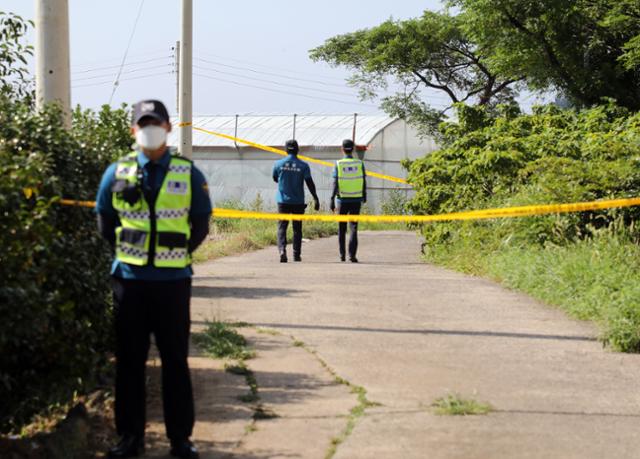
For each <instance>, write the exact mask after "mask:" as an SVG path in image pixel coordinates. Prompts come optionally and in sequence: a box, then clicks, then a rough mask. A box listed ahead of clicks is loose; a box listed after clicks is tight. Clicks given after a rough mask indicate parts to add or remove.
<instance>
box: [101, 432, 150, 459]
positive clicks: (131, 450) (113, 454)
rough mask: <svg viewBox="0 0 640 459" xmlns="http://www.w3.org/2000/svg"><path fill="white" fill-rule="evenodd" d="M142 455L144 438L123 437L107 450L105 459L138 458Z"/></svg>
mask: <svg viewBox="0 0 640 459" xmlns="http://www.w3.org/2000/svg"><path fill="white" fill-rule="evenodd" d="M142 454H144V437H138V436H135V435H123V436H122V438H121V439H120V442H119V443H118V444H117V445H116V446H114V447H113V448H111V449H110V450H109V452H108V453H107V457H109V458H118V457H138V456H140V455H142Z"/></svg>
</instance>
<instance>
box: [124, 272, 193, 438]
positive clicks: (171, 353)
mask: <svg viewBox="0 0 640 459" xmlns="http://www.w3.org/2000/svg"><path fill="white" fill-rule="evenodd" d="M112 286H113V296H114V306H115V312H116V314H115V326H116V403H115V414H116V429H117V431H118V434H119V435H125V434H130V435H138V436H142V435H144V427H145V421H146V417H145V366H146V361H147V354H148V352H149V338H150V334H151V333H153V334H154V336H155V342H156V346H157V347H158V350H159V351H160V358H161V360H162V403H163V408H164V421H165V427H166V431H167V436H168V437H169V438H170V439H173V440H184V439H187V438H189V437H190V436H191V432H192V429H193V423H194V412H193V411H194V410H193V392H192V388H191V377H190V374H189V366H188V362H187V357H188V354H189V328H190V317H189V303H190V298H191V279H180V280H175V281H141V280H128V279H118V278H115V277H112Z"/></svg>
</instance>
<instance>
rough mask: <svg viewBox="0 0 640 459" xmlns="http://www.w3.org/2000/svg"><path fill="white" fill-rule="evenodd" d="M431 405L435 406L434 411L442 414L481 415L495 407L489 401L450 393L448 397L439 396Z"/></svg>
mask: <svg viewBox="0 0 640 459" xmlns="http://www.w3.org/2000/svg"><path fill="white" fill-rule="evenodd" d="M431 406H432V407H433V408H434V412H435V413H436V414H438V415H441V416H468V415H479V414H488V413H490V412H491V411H493V407H492V406H491V405H489V404H488V403H482V402H478V401H476V400H474V399H471V398H462V397H461V396H460V395H459V394H449V395H447V396H446V397H441V398H438V399H436V400H435V401H434V402H433V404H432V405H431Z"/></svg>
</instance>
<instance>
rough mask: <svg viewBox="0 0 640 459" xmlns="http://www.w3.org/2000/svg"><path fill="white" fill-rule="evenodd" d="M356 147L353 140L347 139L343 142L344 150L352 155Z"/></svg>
mask: <svg viewBox="0 0 640 459" xmlns="http://www.w3.org/2000/svg"><path fill="white" fill-rule="evenodd" d="M355 146H356V145H355V144H354V143H353V140H351V139H345V140H343V141H342V149H343V150H344V151H346V152H347V153H351V152H352V151H353V149H354V148H355Z"/></svg>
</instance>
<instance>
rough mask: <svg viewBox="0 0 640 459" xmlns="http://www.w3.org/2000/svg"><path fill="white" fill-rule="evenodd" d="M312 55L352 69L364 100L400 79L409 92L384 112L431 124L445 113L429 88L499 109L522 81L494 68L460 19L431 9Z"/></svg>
mask: <svg viewBox="0 0 640 459" xmlns="http://www.w3.org/2000/svg"><path fill="white" fill-rule="evenodd" d="M310 56H311V59H313V60H315V61H325V62H328V63H330V64H332V65H336V66H339V65H342V66H346V67H347V68H350V69H352V70H353V71H354V74H353V76H352V78H351V80H350V81H351V83H352V84H353V85H354V86H357V87H359V88H360V91H361V96H362V97H363V98H370V97H373V96H375V95H376V94H377V93H379V92H380V90H382V89H386V88H387V87H388V84H389V78H392V79H395V81H397V82H400V83H401V84H402V85H403V86H404V88H406V90H405V91H403V92H399V93H397V94H395V95H391V96H387V97H385V98H383V105H384V107H385V109H386V110H387V111H389V112H391V113H393V114H394V115H398V116H401V117H405V118H411V119H413V120H414V121H418V122H422V123H426V124H428V125H431V126H433V125H434V124H437V123H438V122H439V121H440V120H441V118H442V110H436V109H435V108H434V107H433V106H432V105H429V104H428V103H427V102H425V100H424V99H425V98H424V97H423V96H424V93H423V91H424V90H425V89H427V88H429V89H432V90H437V91H440V92H441V93H443V94H444V95H445V96H446V97H447V98H448V100H449V101H450V104H454V103H457V102H470V101H475V102H476V103H477V104H479V105H495V104H497V103H500V102H505V101H510V100H512V98H513V95H514V92H513V91H512V86H513V85H514V83H516V82H517V81H519V80H520V79H521V77H519V76H514V75H512V74H511V75H509V76H508V77H505V75H504V74H503V73H500V72H495V71H493V70H492V69H490V68H489V66H488V65H487V61H486V59H487V56H486V55H485V53H484V52H483V50H482V49H480V48H479V47H478V46H477V45H476V44H475V43H473V42H472V41H471V40H469V38H468V34H467V33H466V32H465V30H464V21H463V18H462V17H461V16H452V15H449V14H448V13H435V12H432V11H425V12H424V14H423V15H422V16H421V17H419V18H416V19H409V20H404V21H394V20H388V21H386V22H384V23H382V24H380V25H379V26H377V27H373V28H371V29H363V30H358V31H356V32H353V33H348V34H345V35H339V36H336V37H333V38H330V39H328V40H327V41H326V42H325V44H324V45H322V46H319V47H317V48H315V49H313V50H311V51H310Z"/></svg>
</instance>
